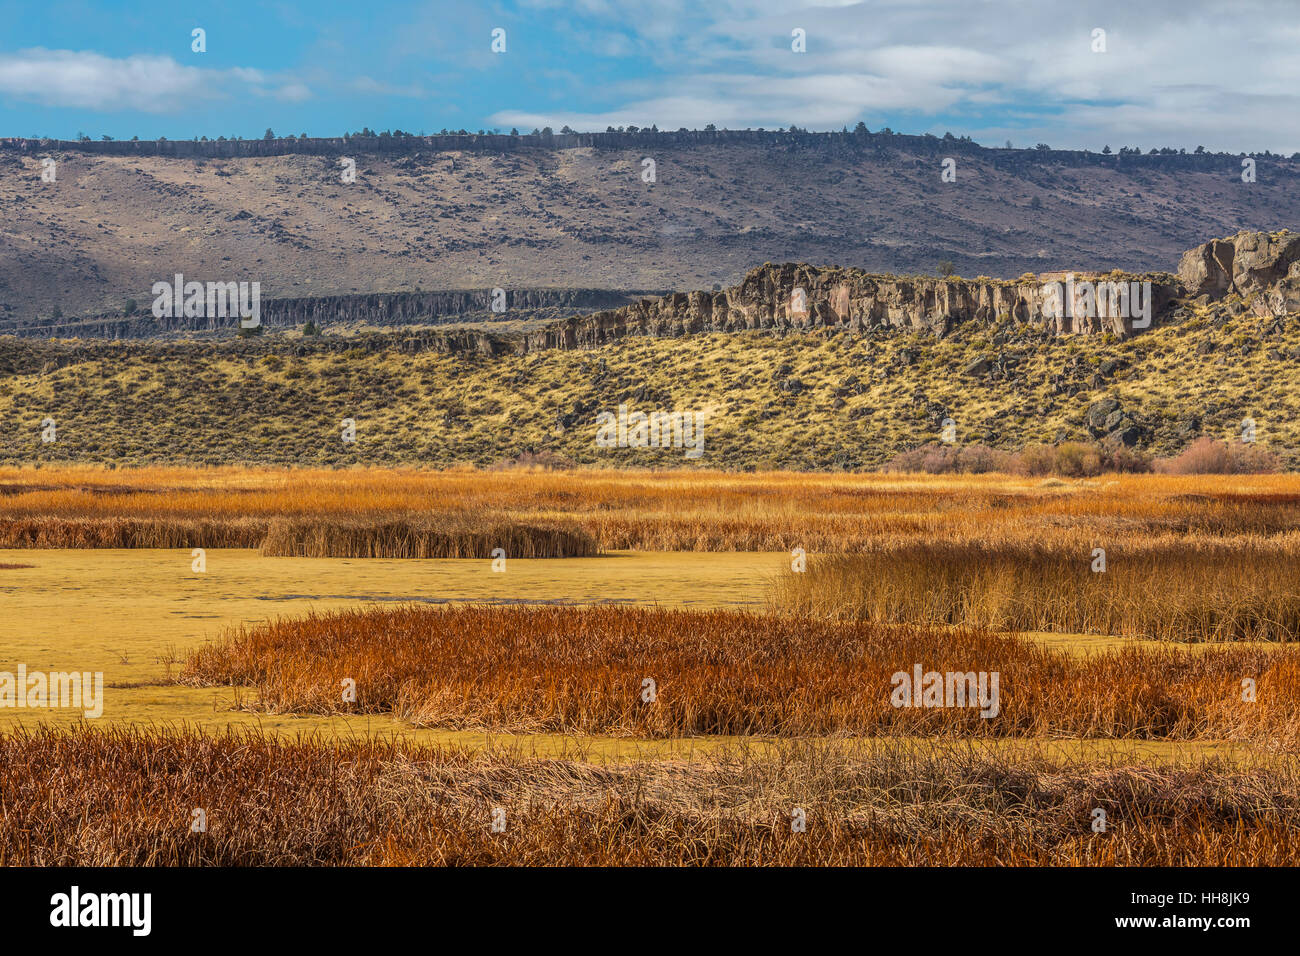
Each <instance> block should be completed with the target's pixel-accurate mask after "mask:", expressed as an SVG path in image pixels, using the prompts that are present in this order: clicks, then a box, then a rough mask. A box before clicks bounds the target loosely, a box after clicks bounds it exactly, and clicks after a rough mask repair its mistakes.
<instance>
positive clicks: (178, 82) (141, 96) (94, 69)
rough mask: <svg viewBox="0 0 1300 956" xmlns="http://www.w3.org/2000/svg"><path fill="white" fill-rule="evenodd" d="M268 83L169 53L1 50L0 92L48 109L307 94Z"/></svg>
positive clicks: (187, 104)
mask: <svg viewBox="0 0 1300 956" xmlns="http://www.w3.org/2000/svg"><path fill="white" fill-rule="evenodd" d="M267 83H268V78H267V76H266V75H265V74H264V73H263V72H262V71H261V70H254V69H246V68H243V67H235V68H233V69H229V70H210V69H204V68H200V67H195V66H182V65H181V64H179V63H177V62H176V61H175V60H173V59H172V58H171V57H169V56H151V55H146V54H141V55H137V56H128V57H123V58H114V57H108V56H104V55H102V54H99V53H94V52H92V51H89V50H80V51H74V50H46V49H43V48H40V47H37V48H33V49H29V50H20V51H19V52H17V53H6V54H0V96H8V97H13V98H15V99H20V100H27V101H29V102H34V103H38V104H40V105H42V106H50V107H76V108H81V109H94V110H104V111H114V110H140V111H142V112H146V113H174V112H179V111H181V110H185V109H188V108H191V107H193V106H194V104H195V103H196V102H197V101H200V100H212V99H220V98H223V97H226V96H231V95H236V94H238V93H239V92H241V91H243V92H247V91H252V92H259V93H267V92H269V93H271V94H272V95H275V96H278V97H280V98H282V99H287V100H290V101H300V100H303V99H306V98H307V97H309V96H310V95H311V91H310V90H309V89H308V88H307V87H306V86H305V85H304V84H302V83H297V82H288V83H283V84H280V85H278V86H273V88H271V89H270V90H267V89H265V88H264V87H265V84H267Z"/></svg>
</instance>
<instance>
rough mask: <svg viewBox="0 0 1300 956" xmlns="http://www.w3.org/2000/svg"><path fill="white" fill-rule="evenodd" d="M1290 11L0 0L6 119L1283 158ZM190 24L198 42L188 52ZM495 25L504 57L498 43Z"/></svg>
mask: <svg viewBox="0 0 1300 956" xmlns="http://www.w3.org/2000/svg"><path fill="white" fill-rule="evenodd" d="M1296 11H1297V5H1296V0H1276V2H1275V0H1260V2H1254V0H1243V2H1235V3H1223V2H1212V0H1178V2H1169V0H1145V2H1142V3H1134V2H1132V0H1124V2H1112V0H1101V2H1097V3H1080V2H1077V0H1073V2H1067V3H1050V2H1013V0H1005V2H1001V0H961V2H942V3H940V2H911V0H896V2H888V0H886V2H870V3H827V4H820V5H809V4H806V3H785V2H777V0H715V2H709V0H690V2H684V0H683V2H679V0H663V2H652V0H636V2H634V0H577V2H568V3H561V2H552V0H521V2H510V3H506V2H503V3H461V2H452V0H447V2H432V3H409V2H407V3H404V2H393V0H366V2H347V3H343V2H332V0H313V2H299V0H281V2H277V0H270V2H268V0H260V2H252V0H231V2H225V3H202V2H200V3H192V4H185V3H177V2H175V0H167V2H160V0H147V2H137V3H108V2H99V3H87V2H70V0H48V2H45V3H34V2H30V0H29V2H22V3H13V2H8V0H0V16H3V22H4V23H5V24H6V29H5V31H4V33H3V34H2V35H0V135H3V136H33V135H44V136H54V137H58V138H62V139H70V138H72V137H74V136H75V135H77V134H78V133H85V134H87V135H89V136H91V137H93V138H96V139H97V138H99V137H100V136H101V135H103V134H107V135H110V136H113V137H114V138H118V139H123V138H130V137H131V136H132V135H138V136H140V137H141V138H145V139H148V138H157V137H159V136H166V137H168V138H169V139H189V138H191V137H194V136H199V135H206V136H208V137H210V138H215V137H216V136H218V135H225V136H232V135H238V136H243V137H246V138H249V137H258V136H261V135H262V133H263V131H264V130H265V129H266V128H267V127H270V128H272V129H274V130H275V131H276V132H277V133H279V134H281V135H284V134H288V133H292V134H294V135H297V134H299V133H303V132H305V133H307V134H308V135H309V136H335V135H340V134H342V133H343V132H345V131H352V130H357V129H360V128H362V127H364V126H369V127H371V128H372V129H376V130H381V129H386V128H400V129H403V130H406V131H408V132H417V133H418V132H421V131H424V132H429V133H432V132H437V131H438V130H440V129H442V128H444V127H447V128H450V129H458V128H462V127H463V128H465V129H469V130H478V129H493V128H497V129H502V130H508V129H509V128H510V127H512V126H515V127H518V128H520V129H521V130H522V131H525V132H526V131H528V130H529V129H531V128H533V127H534V126H543V125H549V126H552V127H553V128H555V129H557V130H558V129H559V128H560V127H562V126H564V125H566V124H567V125H570V126H572V127H574V128H576V129H584V130H585V129H604V128H605V127H606V126H610V125H613V126H624V125H629V124H633V125H637V126H648V125H650V124H651V123H656V124H658V125H659V127H660V128H667V129H676V128H678V127H680V126H687V127H692V128H695V127H701V126H704V125H705V124H706V123H710V122H712V123H716V124H717V125H718V126H720V127H722V126H725V127H731V128H744V127H759V126H765V127H768V128H771V127H776V126H779V127H787V126H789V125H791V124H795V125H798V126H800V127H807V128H809V129H815V130H824V129H838V128H840V127H841V126H843V125H849V126H853V125H854V124H855V123H857V122H858V121H859V120H861V121H864V122H865V123H866V124H867V126H868V127H869V128H871V129H873V130H874V129H878V128H880V127H882V126H890V127H892V128H893V129H895V130H897V131H901V132H916V133H920V132H933V133H939V134H942V133H944V132H947V131H951V132H953V133H954V134H956V135H969V136H971V137H973V138H974V139H976V140H977V141H979V142H982V143H985V144H987V145H1002V143H1003V142H1005V141H1006V140H1008V139H1009V140H1011V141H1012V142H1013V143H1015V145H1017V146H1028V145H1033V144H1035V143H1038V142H1047V143H1049V144H1050V145H1052V146H1056V147H1062V148H1066V147H1069V148H1091V149H1100V148H1101V147H1102V146H1103V145H1107V144H1109V145H1111V146H1112V147H1113V148H1118V147H1119V146H1121V145H1127V146H1139V147H1141V148H1143V149H1148V148H1150V147H1152V146H1174V147H1185V148H1187V149H1191V148H1193V147H1195V146H1197V145H1204V146H1206V147H1207V148H1210V149H1216V150H1217V149H1222V150H1228V151H1232V152H1254V151H1259V150H1264V149H1271V150H1273V151H1274V152H1283V153H1287V154H1290V153H1292V152H1295V151H1298V150H1300V18H1297V16H1296ZM196 27H200V28H202V29H204V30H205V31H206V42H207V51H206V52H204V53H195V52H193V51H192V50H191V31H192V30H193V29H194V28H196ZM495 28H501V29H504V30H505V31H506V34H505V36H506V52H505V53H504V54H495V53H493V52H492V50H491V43H492V31H493V29H495ZM1098 29H1101V30H1104V31H1105V45H1106V49H1105V52H1096V51H1094V49H1093V47H1094V45H1095V42H1094V38H1093V31H1094V30H1098ZM794 30H802V31H804V34H805V36H806V41H805V42H806V52H804V53H796V52H794V51H793V50H792V38H791V33H792V31H794Z"/></svg>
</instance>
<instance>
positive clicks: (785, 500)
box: [0, 467, 1300, 557]
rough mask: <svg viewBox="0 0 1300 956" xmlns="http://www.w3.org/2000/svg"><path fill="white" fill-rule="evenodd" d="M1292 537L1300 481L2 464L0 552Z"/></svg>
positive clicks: (777, 546)
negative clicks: (506, 539) (504, 538)
mask: <svg viewBox="0 0 1300 956" xmlns="http://www.w3.org/2000/svg"><path fill="white" fill-rule="evenodd" d="M530 529H535V531H530ZM1292 531H1300V476H1298V475H1251V476H1199V477H1186V476H1172V475H1122V476H1105V477H1102V478H1098V479H1089V480H1075V481H1061V480H1056V479H1050V480H1047V481H1043V480H1041V479H1028V478H1013V477H1008V476H994V475H966V476H919V475H907V476H895V475H888V476H887V475H867V474H842V475H827V474H821V475H818V474H805V473H789V472H766V473H758V474H734V473H726V472H701V473H692V474H682V473H680V472H675V473H665V472H646V471H640V472H638V471H621V472H620V471H596V470H581V471H570V472H548V471H537V470H499V471H480V470H474V469H457V470H450V471H417V470H412V469H353V470H344V471H337V470H325V469H314V470H313V469H295V470H285V469H272V468H250V469H242V468H211V469H202V468H164V467H156V468H142V469H135V470H126V469H122V470H109V469H102V468H91V467H65V468H6V469H0V548H4V547H10V548H24V547H47V548H48V547H174V548H179V547H262V546H264V545H265V546H267V547H270V548H272V549H273V550H272V552H271V553H275V554H313V555H331V556H337V557H344V556H360V555H361V554H389V555H391V556H399V554H400V553H403V550H404V549H405V550H406V551H410V552H413V553H421V549H425V550H426V551H427V553H429V554H441V553H443V552H444V551H447V552H450V551H458V553H466V551H467V550H468V548H467V547H466V546H465V542H466V541H469V540H471V539H472V540H473V541H477V542H478V545H476V547H478V546H481V545H483V544H486V543H487V542H486V537H487V536H491V535H494V534H506V535H512V534H513V535H523V536H524V538H525V540H527V541H528V542H530V543H529V544H528V545H527V546H530V547H532V548H533V553H536V554H542V553H547V552H548V551H554V552H557V553H559V552H562V553H566V554H567V553H571V552H572V551H573V549H574V548H579V549H582V548H595V549H598V550H650V551H696V550H706V551H789V550H791V549H793V548H796V547H802V548H805V549H806V550H808V551H860V550H870V549H874V548H877V547H880V546H882V545H883V544H891V543H892V544H897V543H901V542H906V541H929V540H943V541H949V540H965V541H969V542H970V543H971V544H972V545H975V544H991V543H999V542H1007V541H1040V540H1041V541H1049V540H1050V541H1057V542H1062V543H1071V544H1073V543H1075V542H1089V541H1095V542H1099V543H1101V544H1102V545H1103V546H1104V545H1106V544H1108V543H1112V542H1115V541H1119V540H1128V539H1135V538H1141V537H1146V536H1159V535H1166V534H1169V535H1178V536H1180V537H1183V538H1187V539H1188V540H1191V541H1197V540H1205V539H1208V538H1214V537H1219V536H1223V535H1279V534H1285V533H1287V532H1292ZM441 535H448V536H449V537H448V538H441V537H440V536H441ZM584 536H586V537H589V538H590V539H591V541H592V542H594V544H590V543H588V542H586V541H585V540H583V537H584ZM1092 546H1093V545H1091V544H1090V545H1089V547H1092ZM581 553H591V552H590V551H582V552H581ZM474 556H476V557H483V556H486V555H479V554H475V555H474Z"/></svg>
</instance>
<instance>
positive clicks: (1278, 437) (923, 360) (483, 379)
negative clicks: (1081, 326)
mask: <svg viewBox="0 0 1300 956" xmlns="http://www.w3.org/2000/svg"><path fill="white" fill-rule="evenodd" d="M1297 362H1300V315H1295V314H1292V315H1290V316H1288V317H1284V318H1276V317H1266V316H1256V315H1253V314H1249V313H1243V314H1239V315H1233V314H1229V313H1228V312H1226V311H1225V310H1223V309H1221V308H1219V307H1217V306H1214V307H1209V308H1204V309H1196V310H1193V312H1192V314H1191V315H1190V316H1189V317H1188V318H1186V319H1184V320H1183V321H1181V322H1178V323H1175V324H1170V325H1166V326H1161V327H1157V328H1155V329H1153V330H1151V331H1149V332H1145V333H1143V334H1142V335H1139V336H1133V337H1128V338H1117V337H1115V336H1113V335H1111V334H1099V335H1087V336H1083V335H1076V336H1064V337H1062V336H1054V335H1051V334H1050V333H1045V332H1043V331H1041V330H1038V329H1034V328H1032V327H1030V326H1028V325H1025V324H1022V323H1016V322H1014V321H1012V320H1005V321H1003V322H992V323H987V324H985V323H964V324H961V325H958V326H956V327H955V328H954V330H953V331H952V332H951V333H950V334H949V335H947V336H945V337H944V338H942V339H939V338H935V337H934V336H933V335H931V334H928V333H924V334H920V333H909V332H903V331H897V330H890V329H887V328H884V327H879V326H877V327H871V328H868V329H866V330H863V331H862V332H860V333H852V332H849V331H847V330H837V329H826V330H819V331H806V332H799V333H785V334H780V333H777V334H774V333H772V332H766V331H755V332H732V333H721V332H714V333H702V334H698V335H692V336H684V337H676V338H652V337H627V338H623V339H620V340H618V341H615V342H613V343H611V344H608V345H604V346H600V347H597V348H593V349H572V350H565V349H543V350H539V351H534V352H526V353H520V352H516V351H507V352H503V353H501V354H495V355H493V354H488V353H486V352H483V351H479V350H477V349H472V348H471V349H466V350H462V351H448V350H446V348H445V345H444V346H440V345H438V343H436V342H433V343H425V344H421V343H420V342H419V340H418V339H413V338H410V337H404V336H402V335H399V334H393V335H380V334H372V335H363V336H358V337H353V338H342V337H335V336H322V337H317V338H315V339H311V338H298V337H294V338H289V337H283V336H274V337H273V336H267V337H264V338H261V339H248V340H243V339H228V340H225V341H223V342H214V341H207V342H180V343H170V344H167V343H157V342H103V341H99V342H83V343H56V342H48V341H33V340H13V339H10V340H9V341H8V343H5V344H3V346H0V461H4V462H7V463H26V462H32V461H38V462H54V461H82V462H108V463H117V464H127V463H138V462H194V463H220V462H268V463H280V464H290V463H298V464H330V465H342V464H347V463H354V462H355V463H367V464H395V463H409V464H418V465H447V464H454V463H458V462H465V463H470V462H472V463H478V464H492V463H494V462H497V461H501V460H503V459H509V458H513V457H515V456H517V455H519V454H520V453H521V452H524V451H534V452H540V451H546V450H549V451H553V452H556V453H558V454H560V455H563V456H565V457H567V458H569V459H572V460H574V461H577V462H586V463H603V464H611V465H641V466H666V467H713V468H795V469H827V468H831V469H835V468H862V467H869V466H874V465H879V464H881V463H882V462H884V461H886V460H888V459H889V458H890V457H892V456H893V455H894V454H896V453H897V452H899V451H902V450H904V449H907V448H912V447H916V446H918V445H921V444H923V443H925V442H930V441H934V440H936V439H937V438H938V436H939V431H940V428H941V425H942V422H943V420H944V419H945V418H952V419H953V420H954V421H955V423H956V429H957V435H956V437H957V439H958V441H960V442H963V443H967V442H985V443H988V444H993V445H997V446H1001V447H1006V448H1015V447H1020V446H1022V445H1024V444H1026V443H1029V442H1040V441H1041V442H1055V441H1060V440H1065V439H1074V438H1078V439H1088V438H1092V437H1102V436H1104V435H1108V434H1113V433H1116V432H1118V433H1119V436H1120V437H1121V439H1122V440H1125V441H1131V442H1133V443H1134V444H1137V445H1138V446H1139V447H1143V448H1147V449H1150V450H1152V451H1155V452H1161V453H1170V452H1173V451H1176V450H1178V449H1180V448H1181V447H1183V446H1184V445H1186V444H1187V443H1188V442H1189V441H1190V440H1191V439H1192V438H1193V437H1195V436H1196V435H1199V434H1210V435H1213V436H1215V437H1219V438H1229V437H1233V436H1236V435H1239V433H1240V427H1241V422H1242V421H1243V419H1245V418H1246V417H1247V416H1250V417H1252V418H1253V419H1254V420H1255V422H1256V425H1257V435H1258V441H1259V444H1260V445H1261V446H1262V447H1266V448H1271V449H1273V450H1275V451H1278V452H1280V453H1281V454H1282V456H1283V457H1284V459H1286V460H1287V461H1289V462H1290V464H1291V465H1292V466H1293V467H1294V466H1295V465H1296V464H1297V459H1296V456H1295V453H1294V450H1295V449H1300V391H1298V390H1297V389H1296V388H1295V383H1294V369H1295V367H1296V363H1297ZM620 403H626V404H628V405H629V406H630V410H632V411H643V412H647V413H649V412H653V411H657V410H666V411H672V410H676V411H699V412H701V413H703V414H704V415H705V426H704V431H703V435H704V439H705V442H704V452H703V455H702V456H701V457H700V458H699V459H697V460H691V459H688V458H686V457H685V454H684V452H683V451H681V450H658V449H627V448H598V447H596V445H595V435H596V416H597V414H598V413H599V412H602V411H607V412H611V413H614V412H616V410H617V406H618V405H619V404H620ZM47 417H49V418H53V419H54V420H55V422H56V424H57V440H56V441H55V442H53V443H42V441H41V438H40V435H41V423H42V422H43V421H44V420H45V419H46V418H47ZM345 418H352V419H355V421H356V429H357V441H356V442H355V444H345V443H343V442H342V440H341V437H340V436H341V423H342V420H343V419H345Z"/></svg>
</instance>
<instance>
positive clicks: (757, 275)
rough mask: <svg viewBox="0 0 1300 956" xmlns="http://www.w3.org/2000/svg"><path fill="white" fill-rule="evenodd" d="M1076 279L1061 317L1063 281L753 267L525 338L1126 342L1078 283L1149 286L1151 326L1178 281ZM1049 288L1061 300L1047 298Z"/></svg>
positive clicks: (1128, 330)
mask: <svg viewBox="0 0 1300 956" xmlns="http://www.w3.org/2000/svg"><path fill="white" fill-rule="evenodd" d="M1074 279H1075V280H1076V282H1075V288H1074V291H1075V296H1074V306H1075V307H1074V308H1073V309H1071V310H1061V309H1057V308H1056V307H1055V305H1056V303H1057V302H1060V301H1064V299H1065V291H1066V289H1067V288H1068V287H1067V286H1066V285H1065V280H1066V276H1065V274H1061V275H1060V276H1059V277H1058V276H1055V275H1053V276H1051V277H1046V276H1045V277H1036V278H1034V279H1032V280H1024V281H1019V280H1017V281H1011V282H1007V281H999V280H995V279H933V278H928V277H915V278H913V277H905V276H882V275H870V274H867V273H862V272H857V271H855V270H851V269H821V268H817V267H815V266H809V265H793V264H785V265H770V264H769V265H764V266H762V267H760V268H758V269H755V270H753V271H752V272H750V273H749V275H747V276H746V277H745V280H744V281H743V282H742V283H741V284H740V285H738V286H735V287H733V288H730V289H723V290H721V291H718V292H690V293H675V294H673V295H667V296H663V297H661V298H657V299H642V300H641V301H640V302H638V303H636V304H634V305H628V306H624V307H622V308H619V309H613V310H609V311H605V312H597V313H595V314H593V315H586V316H575V317H573V318H570V319H566V320H565V321H563V322H558V323H556V324H554V325H550V326H547V327H545V328H542V329H539V330H537V331H535V332H532V333H529V334H528V335H527V336H526V338H527V342H528V347H529V348H590V347H593V346H597V345H603V344H605V343H607V342H610V341H613V340H614V339H618V338H621V337H623V336H625V335H656V336H665V335H666V336H675V335H690V334H693V333H697V332H736V331H742V330H747V329H776V330H796V329H810V328H829V329H834V328H842V329H847V330H849V331H860V330H863V329H866V328H870V327H876V326H884V327H889V328H897V329H902V330H906V331H912V332H930V333H933V334H935V335H939V336H942V335H944V334H946V333H947V332H948V331H949V329H950V328H951V327H952V326H953V325H954V324H956V323H959V322H992V321H995V320H997V319H1001V318H1007V317H1009V318H1012V319H1015V320H1017V321H1019V322H1026V323H1030V324H1033V325H1036V326H1039V327H1040V328H1041V329H1042V330H1044V331H1046V332H1051V333H1053V334H1057V335H1064V334H1067V333H1097V332H1113V333H1115V334H1116V335H1121V336H1123V335H1130V334H1132V333H1133V332H1134V331H1135V330H1134V328H1133V323H1134V318H1133V317H1126V316H1124V315H1119V314H1096V313H1097V311H1098V310H1096V309H1089V308H1087V307H1086V303H1085V300H1084V296H1085V293H1084V291H1083V290H1084V286H1083V283H1085V282H1097V283H1100V282H1116V283H1121V282H1122V283H1125V284H1126V285H1128V284H1131V283H1135V282H1136V283H1145V282H1149V283H1150V296H1151V310H1150V311H1151V315H1152V319H1153V324H1154V320H1155V317H1156V316H1158V315H1160V314H1161V313H1162V312H1164V311H1165V310H1166V309H1167V307H1168V306H1169V304H1170V302H1171V301H1172V300H1173V299H1174V298H1175V297H1176V296H1177V295H1178V294H1179V292H1180V287H1179V284H1178V281H1177V280H1176V279H1175V278H1174V277H1173V276H1171V275H1164V274H1149V275H1140V276H1139V275H1128V274H1124V275H1116V274H1111V275H1107V276H1105V277H1099V276H1095V275H1090V274H1087V273H1080V274H1077V275H1075V276H1074ZM1053 283H1055V285H1053ZM1052 288H1055V289H1056V290H1057V291H1056V293H1055V295H1056V296H1059V297H1060V298H1054V297H1053V293H1052V291H1051V290H1052ZM1145 294H1146V293H1145V292H1143V293H1142V295H1143V296H1145ZM1143 301H1145V299H1143ZM1137 321H1138V323H1139V326H1138V327H1139V328H1141V327H1142V326H1141V323H1142V321H1143V320H1142V319H1141V318H1140V317H1139V318H1138V319H1137Z"/></svg>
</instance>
